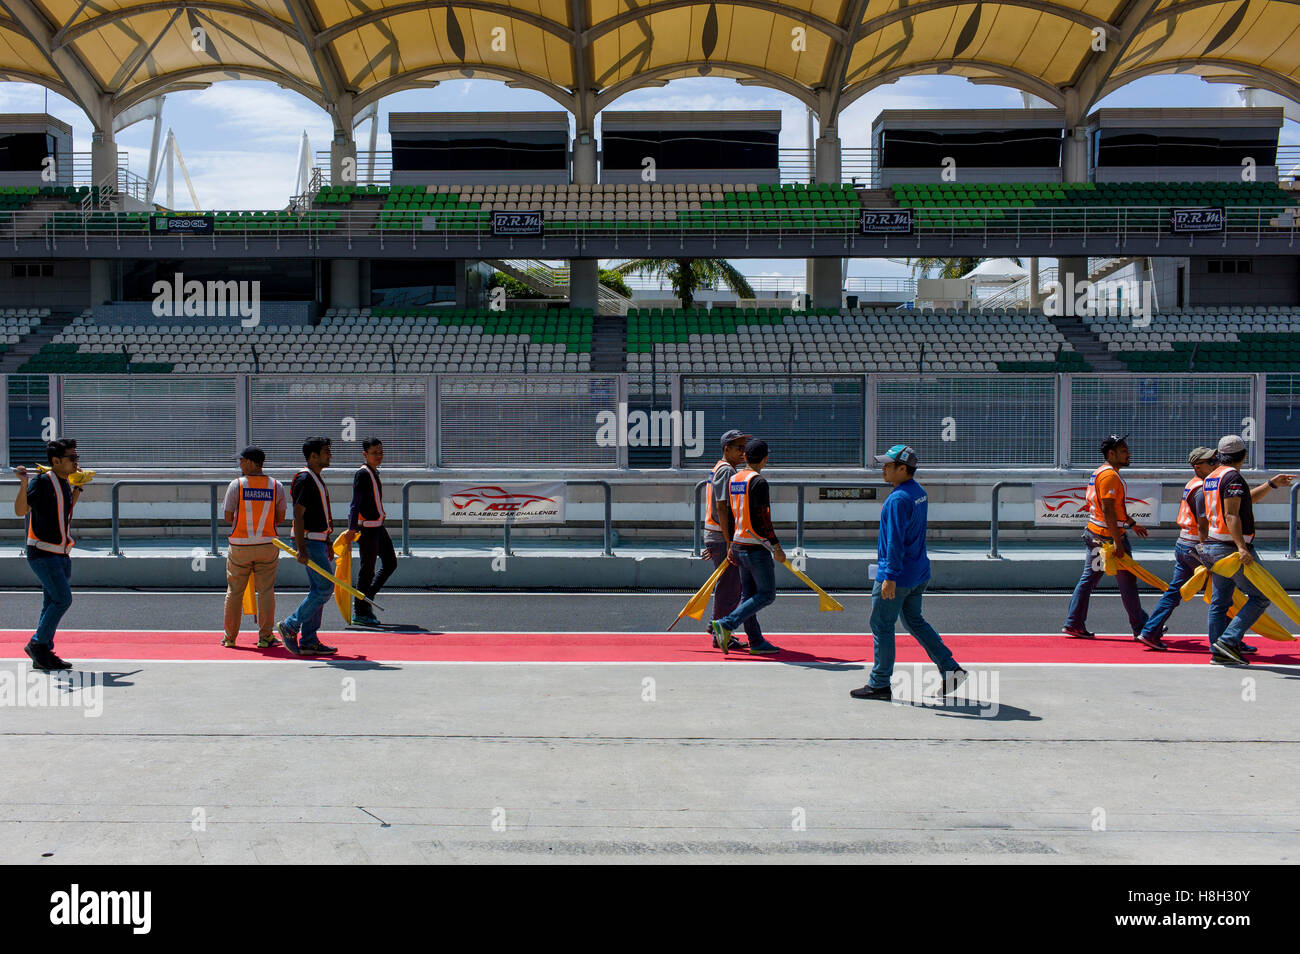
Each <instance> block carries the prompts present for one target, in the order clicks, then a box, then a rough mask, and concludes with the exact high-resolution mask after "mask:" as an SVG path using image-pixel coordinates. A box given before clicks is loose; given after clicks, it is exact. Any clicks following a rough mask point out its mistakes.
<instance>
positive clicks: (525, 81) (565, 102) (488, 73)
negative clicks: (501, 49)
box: [353, 61, 575, 113]
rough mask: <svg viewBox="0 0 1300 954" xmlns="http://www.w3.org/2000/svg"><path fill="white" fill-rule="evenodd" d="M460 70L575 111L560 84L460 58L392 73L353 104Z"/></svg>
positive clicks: (360, 105)
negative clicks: (506, 84) (535, 95)
mask: <svg viewBox="0 0 1300 954" xmlns="http://www.w3.org/2000/svg"><path fill="white" fill-rule="evenodd" d="M461 69H466V70H473V71H474V73H475V76H474V77H473V78H474V79H478V78H479V77H478V75H477V74H479V73H482V74H485V77H486V78H491V79H499V80H501V81H502V82H506V83H509V84H513V85H516V86H523V87H526V88H528V89H532V90H536V91H537V92H539V93H542V94H544V95H546V96H549V97H550V98H551V99H553V100H555V101H556V102H557V103H559V104H560V105H561V106H562V107H564V109H566V110H568V111H569V112H570V113H572V112H573V111H574V106H575V103H574V96H573V93H571V92H570V91H569V90H566V89H564V88H563V87H560V86H556V85H554V84H552V83H547V82H545V81H543V80H539V79H538V78H537V77H536V76H533V75H532V74H531V73H525V72H524V71H523V70H516V69H511V68H510V67H506V66H499V65H497V66H494V65H490V64H483V63H461V62H459V61H457V62H456V63H455V64H450V63H449V64H446V65H443V66H422V67H420V68H418V69H412V70H405V71H403V72H401V73H398V74H396V75H394V76H390V77H388V78H387V79H385V80H383V81H382V82H379V83H376V84H375V85H374V86H371V87H369V88H368V89H366V90H365V91H363V92H361V93H358V94H356V96H355V98H354V99H353V104H354V106H355V107H356V110H357V111H358V112H360V111H361V110H362V109H364V108H365V107H366V106H369V105H370V104H371V103H374V102H378V101H379V100H381V99H383V98H384V97H385V96H391V95H392V94H393V93H398V92H401V91H402V90H404V89H414V88H416V87H417V86H418V85H419V84H420V82H421V80H422V78H423V81H424V82H426V83H427V82H441V81H442V80H443V79H445V77H435V76H433V74H434V73H438V72H442V71H449V72H450V71H455V70H461Z"/></svg>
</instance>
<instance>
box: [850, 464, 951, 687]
mask: <svg viewBox="0 0 1300 954" xmlns="http://www.w3.org/2000/svg"><path fill="white" fill-rule="evenodd" d="M876 463H877V464H880V465H881V470H882V473H883V475H884V478H885V481H886V482H887V483H889V484H892V485H893V487H894V489H893V491H892V492H891V493H890V495H889V497H888V498H886V500H885V505H884V506H883V507H881V508H880V534H879V536H878V538H877V541H876V554H877V560H876V584H875V586H874V587H872V590H871V634H872V636H873V638H874V655H875V665H874V666H873V667H872V669H871V678H870V679H869V680H867V684H866V685H865V686H863V687H862V688H861V689H854V690H852V691H851V692H850V693H849V695H851V696H852V697H853V698H854V699H883V700H885V701H889V700H891V699H893V697H894V694H893V691H892V690H891V689H890V686H889V680H890V677H891V676H892V675H893V674H894V627H895V625H896V624H897V623H898V616H899V614H900V613H901V614H902V616H903V622H904V623H905V624H906V625H907V629H908V632H910V633H911V634H912V635H913V636H914V637H916V641H917V642H918V643H920V644H921V646H922V648H923V649H925V651H926V653H927V654H929V656H930V659H931V660H932V661H933V662H934V664H935V665H936V666H938V667H939V672H940V673H941V674H942V676H943V694H944V695H946V696H947V695H951V694H952V693H954V692H956V691H957V687H958V686H960V685H961V684H962V683H963V682H965V681H966V670H965V669H962V668H961V667H960V666H958V665H957V661H956V660H955V659H953V658H952V653H951V652H950V651H949V649H948V647H947V646H945V645H944V644H943V640H942V639H941V638H940V636H939V634H938V633H937V632H935V629H934V627H933V626H931V625H930V624H929V623H927V622H926V621H925V617H924V616H922V615H921V599H922V597H923V596H924V595H925V585H926V584H927V583H929V582H930V558H929V557H928V556H926V554H925V527H926V519H927V516H926V515H927V511H928V506H929V505H928V504H927V503H926V497H925V488H924V487H922V486H921V485H920V484H918V483H917V482H916V481H915V480H914V479H913V475H914V474H915V473H916V451H914V450H912V448H910V447H908V446H907V445H906V444H895V445H894V446H893V447H891V448H889V450H887V451H886V452H885V453H883V454H879V455H877V457H876Z"/></svg>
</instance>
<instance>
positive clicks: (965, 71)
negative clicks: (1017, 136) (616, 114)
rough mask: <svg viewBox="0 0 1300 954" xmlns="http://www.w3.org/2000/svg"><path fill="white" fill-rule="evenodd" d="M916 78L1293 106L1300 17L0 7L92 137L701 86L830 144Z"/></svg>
mask: <svg viewBox="0 0 1300 954" xmlns="http://www.w3.org/2000/svg"><path fill="white" fill-rule="evenodd" d="M199 30H201V31H202V33H201V34H199V33H198V32H197V31H199ZM196 37H197V39H196ZM925 73H930V74H934V73H944V74H948V75H954V76H964V77H966V78H967V79H969V80H970V81H971V82H975V83H995V84H998V85H1004V86H1011V87H1015V88H1018V89H1021V90H1024V91H1026V92H1030V93H1033V94H1035V95H1037V96H1039V97H1041V98H1043V99H1045V100H1047V101H1048V102H1049V103H1052V104H1054V105H1057V106H1060V107H1062V108H1064V109H1065V110H1066V113H1067V116H1068V117H1070V118H1071V119H1072V120H1073V121H1078V120H1079V119H1081V118H1082V117H1083V115H1084V114H1085V113H1086V112H1087V110H1088V109H1089V108H1090V107H1091V106H1092V105H1093V104H1094V103H1095V102H1096V101H1097V100H1099V99H1100V98H1101V97H1102V96H1104V95H1106V94H1107V93H1109V92H1111V91H1112V90H1114V89H1116V88H1118V87H1120V86H1122V85H1124V84H1125V83H1128V82H1131V81H1133V80H1135V79H1138V78H1139V77H1143V76H1148V75H1151V74H1155V73H1189V74H1194V75H1199V76H1201V77H1203V78H1204V79H1206V80H1209V81H1212V82H1227V83H1237V84H1243V85H1247V86H1252V87H1258V88H1262V89H1269V90H1272V91H1274V92H1277V93H1280V94H1282V95H1284V96H1287V97H1289V98H1291V99H1298V100H1300V0H1062V2H1054V0H996V2H982V3H981V2H969V0H911V2H907V0H730V2H702V0H646V2H643V3H640V2H637V0H451V2H449V3H429V2H413V0H187V2H184V3H183V5H177V4H176V3H174V2H170V0H0V79H9V80H25V81H30V82H33V83H39V84H41V85H43V86H46V87H48V88H50V89H52V90H55V91H56V92H59V93H60V94H62V95H64V96H66V97H68V98H69V99H71V100H73V101H74V102H77V103H79V104H80V105H81V106H82V107H83V108H84V109H85V110H86V112H87V114H88V115H89V116H90V117H91V120H92V122H94V124H95V126H96V127H97V128H101V129H102V128H106V127H107V126H108V125H109V124H110V123H111V119H112V116H113V115H116V114H117V113H120V112H122V111H123V110H125V109H127V108H128V107H130V106H132V105H134V104H136V103H139V102H141V101H143V100H146V99H149V98H150V97H153V96H156V95H158V94H160V93H167V92H173V91H176V90H182V89H195V88H201V87H203V86H206V85H208V84H211V83H213V82H216V81H218V80H223V79H257V80H268V81H271V82H274V83H278V84H280V85H282V86H284V87H286V88H289V89H293V90H296V91H298V92H300V93H301V94H302V95H304V96H306V97H308V98H309V99H311V100H313V101H314V102H316V103H318V104H319V105H320V106H322V107H323V108H325V109H326V110H328V111H329V112H330V113H331V114H332V115H333V117H334V121H335V126H336V130H339V131H342V130H345V129H350V127H351V119H352V118H353V117H354V116H355V114H356V113H357V112H358V111H359V110H360V109H361V108H363V107H364V106H366V105H368V104H369V103H372V102H375V101H376V100H378V99H379V98H380V97H382V96H385V95H388V94H391V93H395V92H397V91H399V90H403V89H409V88H413V87H419V86H428V85H429V84H431V83H434V82H437V81H440V80H446V79H459V78H467V77H492V78H497V79H500V80H503V81H505V82H506V83H509V84H513V85H517V86H521V87H527V88H531V89H537V90H540V91H542V92H543V93H546V94H547V95H549V96H551V97H552V98H553V99H555V100H556V101H557V102H559V103H560V104H561V105H563V106H564V107H565V108H567V109H569V110H570V111H571V112H573V113H574V114H575V116H576V117H577V121H578V125H579V128H580V129H585V128H590V126H591V120H592V118H593V117H594V114H595V113H596V112H597V111H599V110H600V109H603V108H605V107H606V106H608V105H609V104H610V103H611V102H613V101H614V100H615V99H617V98H618V97H619V96H621V95H622V94H624V93H626V92H628V91H630V90H633V89H636V88H638V87H644V86H652V85H661V84H662V83H663V82H665V81H667V80H670V79H676V78H681V77H688V76H701V75H706V76H722V77H732V78H735V79H738V80H740V81H741V82H742V83H746V84H755V85H760V86H768V87H772V88H775V89H779V90H784V91H785V92H787V93H789V94H791V95H792V96H795V97H796V98H798V99H800V100H802V101H803V102H805V103H807V104H808V105H809V106H810V107H812V108H813V109H814V110H816V111H817V113H818V114H819V115H820V116H821V118H822V122H823V124H824V125H827V126H834V125H835V118H836V117H837V116H838V114H839V111H840V110H841V109H842V108H843V107H844V106H846V105H847V104H849V103H851V102H852V101H853V100H855V99H856V98H857V97H859V96H861V95H862V94H864V93H866V92H868V91H870V90H871V89H873V88H875V87H877V86H880V85H881V84H884V83H891V82H894V81H896V80H898V79H900V78H902V77H905V76H909V75H913V74H925Z"/></svg>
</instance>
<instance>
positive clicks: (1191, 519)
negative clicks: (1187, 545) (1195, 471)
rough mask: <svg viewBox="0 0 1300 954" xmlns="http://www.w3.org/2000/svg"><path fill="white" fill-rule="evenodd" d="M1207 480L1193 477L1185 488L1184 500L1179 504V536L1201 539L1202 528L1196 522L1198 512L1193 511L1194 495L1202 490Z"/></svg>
mask: <svg viewBox="0 0 1300 954" xmlns="http://www.w3.org/2000/svg"><path fill="white" fill-rule="evenodd" d="M1204 484H1205V481H1204V480H1202V479H1201V478H1200V477H1193V478H1192V479H1191V480H1189V481H1188V482H1187V486H1186V487H1184V488H1183V502H1182V503H1180V504H1179V505H1178V529H1179V536H1181V537H1182V538H1183V539H1184V540H1200V539H1201V530H1200V526H1199V525H1198V524H1197V522H1196V514H1195V513H1193V512H1192V495H1193V494H1195V493H1196V491H1198V490H1200V489H1201V487H1202V486H1203V485H1204Z"/></svg>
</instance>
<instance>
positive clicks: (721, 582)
mask: <svg viewBox="0 0 1300 954" xmlns="http://www.w3.org/2000/svg"><path fill="white" fill-rule="evenodd" d="M704 552H705V553H707V554H708V555H709V559H710V560H712V561H713V568H714V569H715V570H716V569H717V568H718V567H720V566H721V565H722V564H723V563H726V562H727V544H726V543H725V542H724V541H722V540H718V541H716V542H713V543H706V544H705V545H704ZM739 604H740V567H738V566H736V565H734V564H730V563H728V564H727V568H726V569H725V570H723V571H722V576H720V577H718V585H717V586H716V587H714V590H713V616H712V617H710V619H711V620H714V619H722V618H723V617H724V616H729V615H731V611H732V610H734V609H735V608H736V607H737V606H738V605H739ZM704 631H705V632H706V633H709V634H710V635H712V632H713V631H712V630H711V629H709V627H708V626H705V627H704Z"/></svg>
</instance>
